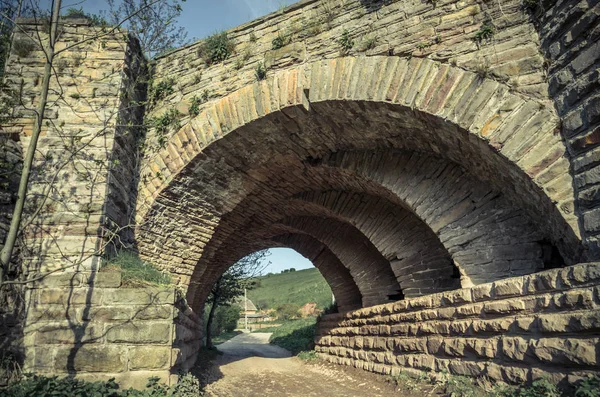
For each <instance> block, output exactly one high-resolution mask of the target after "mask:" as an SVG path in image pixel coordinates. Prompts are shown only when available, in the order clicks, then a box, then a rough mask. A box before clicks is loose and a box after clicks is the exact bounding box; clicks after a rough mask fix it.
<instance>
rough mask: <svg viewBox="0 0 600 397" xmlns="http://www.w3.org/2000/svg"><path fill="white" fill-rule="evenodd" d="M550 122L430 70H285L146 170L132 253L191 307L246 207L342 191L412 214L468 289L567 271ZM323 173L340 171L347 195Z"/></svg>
mask: <svg viewBox="0 0 600 397" xmlns="http://www.w3.org/2000/svg"><path fill="white" fill-rule="evenodd" d="M373 71H376V72H375V73H373ZM557 120H558V119H557V118H556V117H555V114H554V111H553V109H552V107H551V106H548V105H546V104H545V103H543V102H539V101H536V100H527V99H523V98H522V97H520V96H517V95H514V94H512V93H511V92H509V90H508V88H507V87H505V86H503V85H502V84H500V83H498V82H496V81H493V80H487V79H485V78H482V77H480V76H478V75H476V74H474V73H471V72H468V71H464V70H462V69H458V68H455V67H452V66H449V65H446V64H441V63H438V62H435V61H430V60H426V59H412V60H406V59H401V58H396V57H368V58H367V57H364V58H339V59H334V60H328V61H320V62H315V63H312V64H305V65H302V66H300V67H299V68H297V69H293V70H286V71H281V72H278V73H276V74H274V75H273V76H272V77H270V78H269V79H267V80H266V81H261V82H257V83H255V84H253V85H251V86H248V87H245V88H243V89H241V90H239V91H237V92H234V93H233V94H230V95H229V96H227V97H224V98H222V99H220V100H218V101H216V102H215V103H214V104H212V105H211V106H209V107H208V108H207V109H206V110H205V111H204V112H202V113H201V114H199V115H198V116H197V117H196V118H194V119H192V120H191V121H190V123H188V124H187V125H185V126H184V127H183V128H182V129H181V130H180V131H178V132H177V133H176V134H175V135H174V136H173V137H172V138H171V139H170V140H169V142H168V143H167V146H166V148H165V149H164V150H163V151H162V152H160V153H159V154H158V155H157V156H156V157H155V158H154V160H153V161H152V162H151V163H150V165H149V169H150V170H151V171H149V173H148V174H147V178H146V181H147V183H145V184H144V185H143V186H140V194H139V199H138V210H137V214H138V221H139V223H140V225H141V227H140V232H139V234H138V244H139V248H140V253H141V254H142V256H144V257H146V258H148V259H150V260H152V261H153V262H155V263H158V264H159V265H161V266H163V267H164V268H166V269H168V270H170V271H172V272H173V273H175V274H178V275H179V277H180V279H181V281H182V283H184V284H188V283H190V282H191V283H192V284H193V285H195V287H193V288H191V289H190V291H191V292H188V296H189V297H190V298H191V299H192V301H196V300H197V299H195V298H194V294H195V290H197V289H202V288H204V287H205V286H206V284H205V283H204V282H199V281H198V280H200V279H201V278H202V277H208V275H209V274H211V273H213V271H211V270H207V269H208V268H210V267H211V266H217V265H215V263H214V261H215V260H217V259H218V258H220V256H219V255H220V254H219V250H227V249H228V248H227V244H225V242H226V241H227V239H229V238H232V236H239V233H242V234H244V233H246V232H248V229H247V228H245V227H246V226H245V225H247V224H252V219H258V218H259V217H267V218H268V217H269V216H270V215H268V214H269V211H268V208H269V207H268V206H266V205H265V204H264V203H263V204H260V203H259V204H257V203H258V202H260V201H261V200H262V201H264V200H265V197H268V196H269V195H274V196H277V197H279V198H284V197H288V198H289V197H291V196H293V195H296V194H299V193H301V192H302V191H303V190H306V189H300V190H295V188H296V187H298V186H309V187H310V186H315V187H318V188H319V189H320V190H327V189H330V188H331V186H334V188H333V190H336V189H338V188H339V189H338V190H340V189H341V191H348V189H349V188H350V187H352V186H353V187H354V188H357V189H358V191H364V192H366V193H368V194H373V195H375V196H377V197H390V196H391V197H392V199H393V200H395V201H396V205H398V206H400V207H404V208H407V209H408V210H409V211H411V212H412V213H413V214H415V215H416V216H417V218H418V219H419V220H420V221H422V222H424V223H425V224H426V225H427V227H429V228H430V229H431V231H432V233H434V234H436V235H437V236H438V238H439V240H440V241H441V242H442V244H443V245H444V247H445V248H446V250H447V252H446V253H445V254H447V255H449V256H450V257H452V258H453V260H454V264H455V265H457V266H458V267H459V268H461V270H462V269H465V272H466V276H467V277H468V278H470V279H471V280H472V282H474V283H476V284H477V283H481V282H488V281H493V280H494V279H498V278H503V277H509V276H511V275H515V274H526V273H531V272H534V271H536V270H539V269H542V268H543V266H544V263H543V262H544V260H545V259H544V257H545V256H547V254H548V252H552V253H553V254H554V255H555V254H556V252H558V251H560V253H561V258H560V260H559V262H560V261H563V260H564V261H565V262H566V263H573V262H574V261H577V259H578V257H579V255H580V239H579V234H578V228H577V219H576V217H575V216H574V215H573V214H572V206H573V196H572V188H571V186H570V182H569V181H565V178H564V176H565V175H567V176H568V175H569V173H568V165H567V164H568V163H567V162H566V161H564V160H563V159H562V157H563V156H564V146H563V144H562V142H561V140H560V137H559V136H557V135H556V134H555V133H554V130H555V128H556V126H557V123H558V121H557ZM340 151H346V152H348V153H350V152H353V151H354V152H356V151H358V152H356V153H354V154H351V153H350V154H343V155H342V154H339V153H338V152H340ZM336 153H338V154H336ZM382 159H385V161H383V160H382ZM324 169H325V171H323V172H324V174H322V175H320V174H319V173H320V172H322V170H324ZM332 169H337V170H336V171H335V172H339V169H342V170H344V172H343V173H342V174H339V175H344V176H345V177H344V178H345V179H342V180H343V181H344V183H345V185H344V186H343V187H340V186H337V187H335V185H336V183H337V182H339V181H340V179H339V177H337V178H338V180H337V181H336V180H335V178H336V177H332V175H333V174H332V171H331V170H332ZM311 170H313V171H314V172H313V171H311ZM399 170H402V171H401V172H400V171H399ZM335 172H334V173H335ZM399 172H400V173H399ZM307 174H311V175H312V176H311V177H306V175H307ZM558 175H560V177H561V178H560V180H559V181H560V182H561V183H560V184H558V183H557V176H558ZM288 176H289V178H287V177H288ZM286 178H287V179H286ZM311 178H312V179H311ZM353 178H354V179H355V180H354V181H353V180H352V179H353ZM394 178H396V179H395V180H394ZM364 180H367V181H369V183H370V184H371V185H370V187H365V186H364ZM399 181H402V183H405V184H406V186H410V187H411V188H412V189H411V192H413V193H414V192H417V193H418V194H420V196H418V197H415V196H414V195H413V196H411V195H410V194H408V193H406V189H405V190H404V191H403V189H401V188H399V187H398V186H396V185H397V184H398V183H399ZM361 184H362V185H361ZM338 185H339V183H338ZM271 187H272V188H273V189H271ZM278 189H279V190H278ZM361 189H362V190H361ZM271 190H272V192H271ZM311 190H314V189H311ZM350 190H352V189H350ZM276 191H277V193H274V192H276ZM261 194H262V195H263V196H262V198H261ZM467 198H468V199H467ZM266 201H268V199H267V200H266ZM276 201H277V200H276ZM245 202H246V203H247V204H248V205H250V207H252V206H254V207H252V208H251V209H250V210H249V209H248V208H250V207H244V205H246V204H244V203H245ZM440 203H446V204H447V205H446V206H445V207H444V206H442V205H440ZM241 208H244V211H245V218H244V217H242V218H237V219H236V215H235V214H236V211H240V209H241ZM437 209H439V210H437ZM184 219H185V222H184ZM190 219H192V220H197V221H194V222H191V224H190V223H189V220H190ZM186 222H188V223H186ZM457 228H459V229H460V230H461V232H460V233H459V234H460V236H458V235H457V232H456V230H457ZM159 229H160V231H161V233H160V234H161V235H162V237H161V236H160V235H159V234H158V233H154V232H153V230H159ZM165 231H167V233H165ZM236 233H238V234H236ZM178 234H179V236H181V237H179V236H178ZM194 235H197V236H199V238H198V239H192V238H190V237H191V236H194ZM165 236H166V237H165ZM482 236H487V237H482ZM494 239H495V240H494ZM234 241H235V238H234ZM374 245H375V246H378V245H381V244H378V243H374ZM515 247H516V248H515ZM552 247H554V248H552ZM400 257H402V255H400ZM221 266H225V265H223V264H221V265H218V266H217V267H218V268H219V269H221ZM467 269H468V270H467ZM222 270H224V269H222ZM222 270H216V272H217V273H218V272H220V271H222ZM213 276H214V275H211V277H213ZM211 277H208V278H207V280H210V279H211ZM201 295H203V294H200V296H201ZM199 301H202V299H200V300H199ZM198 304H200V303H198Z"/></svg>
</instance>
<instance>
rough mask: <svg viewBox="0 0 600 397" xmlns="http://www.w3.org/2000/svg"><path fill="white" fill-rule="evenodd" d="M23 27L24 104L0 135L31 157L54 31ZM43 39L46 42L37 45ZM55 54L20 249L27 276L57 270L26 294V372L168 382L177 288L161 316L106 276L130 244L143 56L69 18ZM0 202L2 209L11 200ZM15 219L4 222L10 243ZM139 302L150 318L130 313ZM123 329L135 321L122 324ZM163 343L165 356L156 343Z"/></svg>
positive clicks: (17, 80)
mask: <svg viewBox="0 0 600 397" xmlns="http://www.w3.org/2000/svg"><path fill="white" fill-rule="evenodd" d="M18 22H19V29H16V30H15V31H16V33H15V37H14V41H13V47H12V48H13V49H12V53H11V55H10V58H9V60H8V62H7V66H6V76H5V82H6V84H7V86H8V87H9V88H10V89H11V90H12V92H14V93H15V94H16V97H17V100H18V103H19V105H18V106H16V107H14V109H13V110H12V114H11V115H9V116H10V117H9V121H8V124H7V125H3V126H2V129H1V130H2V132H3V133H8V134H10V137H11V138H12V141H11V142H13V141H15V142H16V143H15V144H14V145H13V146H16V147H17V149H19V150H20V151H22V152H23V153H24V152H25V151H26V150H27V148H28V146H29V143H30V137H31V133H32V130H33V127H34V119H35V112H34V111H33V110H32V109H35V106H36V105H37V103H38V101H39V99H40V91H41V89H40V87H41V84H42V80H43V71H44V55H43V52H42V47H40V42H41V43H44V44H45V43H46V42H47V33H46V30H47V27H46V26H45V25H44V24H36V22H35V21H34V20H31V19H21V20H20V21H18ZM38 35H39V37H41V40H40V41H33V40H32V39H31V38H30V37H37V36H38ZM80 42H82V43H80ZM56 51H57V57H56V59H55V62H54V65H53V76H52V79H51V83H50V92H49V97H48V106H47V109H46V112H45V120H44V123H43V125H42V131H41V135H40V139H39V142H38V150H37V153H36V157H35V161H34V164H33V170H32V175H31V179H30V183H29V190H28V195H27V202H26V208H25V213H24V216H23V223H22V226H23V230H24V232H23V235H22V237H21V238H20V239H19V242H18V243H19V245H18V254H19V255H18V257H19V262H20V268H21V270H22V273H23V274H22V278H28V279H30V280H33V279H35V280H37V279H39V278H40V277H42V276H45V275H47V274H48V273H49V272H52V274H51V275H50V276H47V277H45V278H43V279H42V280H40V281H39V282H37V283H29V284H27V286H26V289H25V302H26V311H27V315H26V321H25V325H24V343H23V350H24V353H25V368H24V369H25V371H31V372H36V373H52V374H54V373H64V374H71V375H79V374H83V373H85V374H88V375H86V376H87V377H92V378H94V377H96V374H103V373H118V374H121V375H123V374H125V373H127V372H128V371H150V372H156V371H159V372H161V373H160V374H159V375H160V376H161V377H163V378H168V374H169V373H170V369H171V356H172V353H171V349H172V345H173V339H174V335H175V328H174V325H173V319H174V310H175V309H174V308H173V304H174V298H173V296H174V295H173V291H170V292H168V293H165V292H157V299H159V304H161V305H163V306H164V305H167V306H168V307H166V308H165V310H166V311H165V312H164V313H163V312H162V311H160V312H156V310H159V309H160V307H158V308H156V307H154V306H153V305H154V303H155V302H149V301H148V294H149V293H150V292H149V291H141V292H140V293H139V294H138V295H140V296H139V299H138V295H136V294H135V293H134V292H131V291H126V292H122V290H120V289H117V288H118V287H119V286H120V277H118V276H115V275H113V274H104V273H99V272H98V270H99V267H100V261H101V258H102V255H103V253H104V252H105V250H106V249H107V248H108V247H110V246H111V245H115V244H117V243H119V244H120V243H131V241H127V238H128V236H129V235H132V233H127V229H128V228H127V226H128V225H129V224H130V222H129V219H130V216H132V214H131V213H130V208H131V206H130V205H129V202H130V201H131V200H133V201H134V202H135V191H136V187H137V179H136V170H137V162H136V161H135V159H137V158H139V156H138V154H139V150H138V146H137V143H138V140H139V139H140V137H141V134H140V127H139V126H140V125H141V124H142V118H143V100H144V99H145V78H146V77H145V69H146V65H145V60H144V58H143V55H142V54H141V50H140V48H139V44H138V43H137V40H136V39H135V38H133V37H131V36H129V35H128V34H127V33H126V32H124V31H120V30H117V31H114V32H110V31H107V30H106V29H105V28H102V27H100V26H94V25H93V24H92V23H91V22H90V21H89V20H87V19H73V18H65V19H61V21H60V26H59V41H58V43H57V45H56ZM1 139H2V141H3V142H4V141H6V138H5V137H1ZM3 147H4V146H3ZM7 147H8V148H9V149H11V147H9V146H7ZM17 149H15V150H12V149H11V153H12V152H15V153H17V152H18V151H19V150H17ZM3 153H4V152H3ZM15 153H13V154H10V155H3V156H4V157H6V158H13V157H15V156H17V154H15ZM2 198H3V201H1V202H2V203H3V204H4V201H6V200H4V194H3V195H2ZM9 204H10V203H9ZM1 209H2V214H4V212H5V211H4V207H2V208H1ZM6 219H7V218H6V217H4V215H2V217H1V218H0V230H2V234H0V236H2V237H3V235H4V232H3V230H4V229H5V226H4V225H5V224H6V223H7V222H8V221H7V220H6ZM117 237H118V238H117ZM131 294H133V296H132V295H131ZM164 294H166V297H162V295H164ZM142 295H143V296H142ZM134 298H135V299H134ZM142 298H143V299H142ZM136 299H137V301H136ZM136 302H137V303H136ZM136 304H137V306H138V307H137V308H138V309H140V310H139V311H140V313H141V314H139V313H138V314H136V313H133V314H132V312H131V310H132V308H135V305H136ZM113 305H115V307H113ZM121 305H124V306H121ZM132 305H133V306H132ZM144 305H146V306H147V309H148V310H150V309H151V310H150V311H151V313H150V314H148V313H147V312H146V308H145V307H143V306H144ZM107 307H110V310H109V309H107ZM169 307H170V309H169ZM142 309H144V310H142ZM167 309H168V310H167ZM136 310H137V309H136ZM132 316H133V317H132ZM140 316H142V318H140ZM132 319H135V320H136V321H137V320H143V321H152V323H143V324H142V325H141V326H142V328H143V327H146V328H144V329H145V330H146V331H144V332H146V333H145V334H144V332H142V330H137V328H136V329H135V330H134V329H132V328H131V327H132V326H133V325H132V323H131V322H130V320H132ZM115 322H123V323H127V324H128V325H127V326H126V325H123V326H120V327H117V328H113V325H115ZM133 324H135V322H133ZM127 327H129V328H127ZM144 335H146V336H144ZM134 338H137V339H136V341H135V342H134V341H133V339H134ZM134 343H135V344H134ZM139 343H143V344H144V346H143V347H142V346H138V345H137V344H139ZM155 343H156V344H157V346H156V349H153V348H152V349H150V347H148V346H146V344H149V345H150V346H154V344H155ZM148 349H150V350H152V352H153V353H152V354H153V356H152V357H150V358H148V355H149V354H150V353H148ZM158 351H160V352H161V354H160V355H159V356H160V358H157V355H158V353H156V352H158ZM121 377H122V378H124V379H125V380H127V376H125V375H123V376H121Z"/></svg>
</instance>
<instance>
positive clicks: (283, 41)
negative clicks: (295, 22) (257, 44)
mask: <svg viewBox="0 0 600 397" xmlns="http://www.w3.org/2000/svg"><path fill="white" fill-rule="evenodd" d="M291 41H292V36H289V35H286V36H282V35H281V34H279V35H277V37H275V38H274V39H273V41H272V42H271V45H272V49H274V50H278V49H280V48H281V47H285V46H286V45H288V44H289V43H290V42H291Z"/></svg>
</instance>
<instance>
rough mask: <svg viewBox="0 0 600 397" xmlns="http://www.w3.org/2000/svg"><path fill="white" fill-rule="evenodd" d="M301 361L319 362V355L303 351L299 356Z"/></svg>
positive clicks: (311, 351) (310, 351) (312, 351)
mask: <svg viewBox="0 0 600 397" xmlns="http://www.w3.org/2000/svg"><path fill="white" fill-rule="evenodd" d="M297 357H298V358H299V359H300V360H303V361H315V360H318V359H319V357H317V353H316V352H315V351H314V350H309V351H301V352H300V353H298V356H297Z"/></svg>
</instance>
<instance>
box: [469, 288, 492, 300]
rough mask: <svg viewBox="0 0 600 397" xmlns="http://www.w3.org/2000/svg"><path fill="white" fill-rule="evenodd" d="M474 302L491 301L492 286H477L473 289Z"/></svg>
mask: <svg viewBox="0 0 600 397" xmlns="http://www.w3.org/2000/svg"><path fill="white" fill-rule="evenodd" d="M471 293H472V294H473V300H474V301H483V300H488V299H491V297H492V284H482V285H477V286H475V287H473V288H472V289H471Z"/></svg>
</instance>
